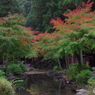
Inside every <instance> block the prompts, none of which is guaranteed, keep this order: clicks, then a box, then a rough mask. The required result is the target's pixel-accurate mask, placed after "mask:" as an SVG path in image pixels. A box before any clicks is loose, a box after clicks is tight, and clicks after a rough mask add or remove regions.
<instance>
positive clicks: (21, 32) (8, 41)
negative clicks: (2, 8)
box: [0, 14, 33, 63]
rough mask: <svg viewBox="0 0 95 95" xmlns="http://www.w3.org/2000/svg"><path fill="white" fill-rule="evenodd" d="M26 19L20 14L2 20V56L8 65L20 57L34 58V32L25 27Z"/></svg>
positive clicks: (0, 36) (0, 44)
mask: <svg viewBox="0 0 95 95" xmlns="http://www.w3.org/2000/svg"><path fill="white" fill-rule="evenodd" d="M24 22H25V19H24V17H23V16H22V15H19V14H14V15H12V14H9V15H8V17H2V18H0V56H1V58H2V57H3V59H5V60H6V63H8V61H9V59H11V60H13V61H16V60H17V59H18V58H19V57H20V58H21V57H25V56H32V54H33V53H32V51H33V50H32V37H33V34H32V32H31V31H30V30H29V29H27V28H25V27H23V26H22V24H23V23H24Z"/></svg>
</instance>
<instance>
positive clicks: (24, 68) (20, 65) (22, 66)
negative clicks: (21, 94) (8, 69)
mask: <svg viewBox="0 0 95 95" xmlns="http://www.w3.org/2000/svg"><path fill="white" fill-rule="evenodd" d="M19 67H20V68H21V69H22V71H23V72H26V71H27V69H26V67H25V66H24V64H23V63H20V64H19Z"/></svg>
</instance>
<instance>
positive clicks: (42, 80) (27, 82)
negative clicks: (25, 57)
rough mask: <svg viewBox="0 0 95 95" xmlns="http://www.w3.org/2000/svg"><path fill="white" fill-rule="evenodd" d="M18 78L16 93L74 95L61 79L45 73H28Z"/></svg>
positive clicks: (23, 94) (24, 94)
mask: <svg viewBox="0 0 95 95" xmlns="http://www.w3.org/2000/svg"><path fill="white" fill-rule="evenodd" d="M20 80H23V81H21V82H19V83H18V84H16V88H17V89H16V92H17V95H75V94H74V93H72V91H71V90H70V88H69V86H66V85H64V82H63V81H58V80H57V79H56V78H53V77H50V76H47V75H29V76H26V77H25V78H22V79H20Z"/></svg>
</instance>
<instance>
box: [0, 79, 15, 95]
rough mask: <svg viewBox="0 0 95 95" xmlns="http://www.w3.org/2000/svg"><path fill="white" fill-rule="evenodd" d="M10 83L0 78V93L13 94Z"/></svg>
mask: <svg viewBox="0 0 95 95" xmlns="http://www.w3.org/2000/svg"><path fill="white" fill-rule="evenodd" d="M14 94H15V93H14V89H13V88H12V84H11V83H10V82H9V81H7V80H6V79H4V78H0V95H14Z"/></svg>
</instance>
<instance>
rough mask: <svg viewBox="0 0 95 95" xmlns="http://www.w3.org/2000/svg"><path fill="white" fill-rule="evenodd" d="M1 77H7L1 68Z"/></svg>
mask: <svg viewBox="0 0 95 95" xmlns="http://www.w3.org/2000/svg"><path fill="white" fill-rule="evenodd" d="M0 77H4V78H5V72H3V71H2V70H0Z"/></svg>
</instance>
